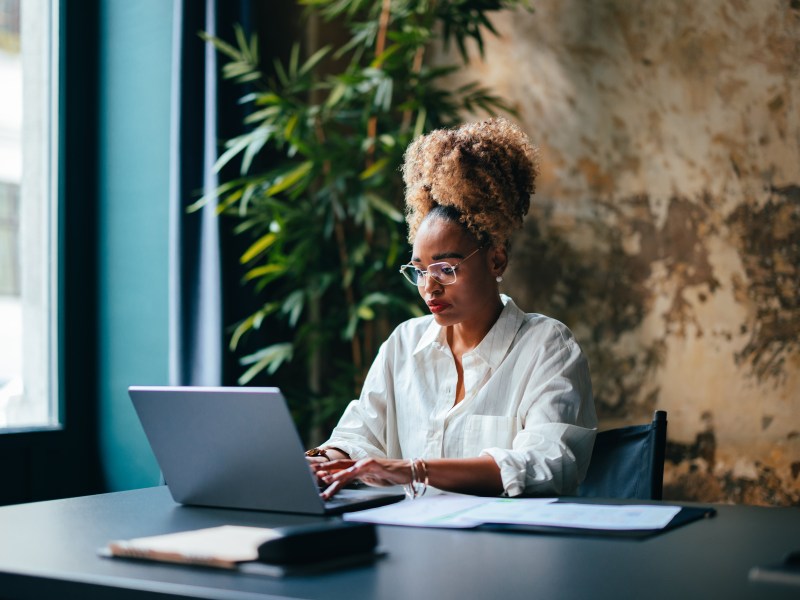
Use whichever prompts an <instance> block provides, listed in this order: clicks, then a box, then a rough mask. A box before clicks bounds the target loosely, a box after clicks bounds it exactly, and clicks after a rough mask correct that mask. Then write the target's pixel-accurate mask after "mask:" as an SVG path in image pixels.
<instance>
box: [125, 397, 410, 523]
mask: <svg viewBox="0 0 800 600" xmlns="http://www.w3.org/2000/svg"><path fill="white" fill-rule="evenodd" d="M128 393H129V394H130V397H131V400H132V401H133V406H134V408H135V409H136V413H137V414H138V415H139V420H140V421H141V423H142V427H143V428H144V431H145V434H146V435H147V439H148V441H149V442H150V447H151V448H152V450H153V453H154V454H155V457H156V460H157V461H158V464H159V466H160V467H161V472H162V473H163V475H164V478H165V479H166V483H167V486H168V487H169V491H170V493H171V494H172V497H173V498H174V499H175V501H176V502H179V503H181V504H193V505H200V506H215V507H222V508H244V509H251V510H270V511H281V512H292V513H304V514H318V515H321V514H336V513H341V512H345V511H352V510H361V509H364V508H371V507H374V506H381V505H384V504H389V503H391V502H396V501H398V500H401V499H402V498H403V493H402V491H400V490H399V489H398V488H387V489H381V488H370V489H344V490H342V491H340V492H339V493H338V494H337V495H336V496H334V498H332V499H331V500H328V501H324V500H322V498H320V495H319V492H320V490H319V487H318V485H317V482H316V478H315V476H314V474H313V473H312V472H311V469H310V468H309V466H308V463H307V461H306V459H305V456H304V448H303V444H302V442H301V440H300V436H299V435H298V433H297V429H296V428H295V425H294V421H293V420H292V416H291V414H290V413H289V409H288V407H287V406H286V401H285V399H284V397H283V395H282V394H281V392H280V391H279V390H278V389H277V388H244V387H242V388H235V387H229V388H224V387H142V386H132V387H130V388H128Z"/></svg>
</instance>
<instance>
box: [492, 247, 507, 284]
mask: <svg viewBox="0 0 800 600" xmlns="http://www.w3.org/2000/svg"><path fill="white" fill-rule="evenodd" d="M507 266H508V252H507V251H506V248H505V246H492V247H491V248H490V249H489V268H490V269H491V270H492V275H493V276H495V277H501V276H502V275H503V273H505V270H506V267H507Z"/></svg>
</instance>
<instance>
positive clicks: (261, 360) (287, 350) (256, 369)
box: [239, 343, 294, 385]
mask: <svg viewBox="0 0 800 600" xmlns="http://www.w3.org/2000/svg"><path fill="white" fill-rule="evenodd" d="M293 354H294V347H293V346H292V344H290V343H282V344H273V345H271V346H267V347H266V348H264V349H263V350H260V351H259V352H256V353H254V354H251V355H249V356H245V357H244V358H242V360H241V363H242V364H243V365H249V364H252V365H253V366H252V367H250V368H249V369H247V371H245V372H244V373H243V374H242V376H241V377H239V385H246V384H247V383H249V382H250V381H251V380H252V379H253V377H255V376H256V375H258V374H259V373H260V372H261V371H263V370H264V369H266V370H267V373H269V374H270V375H273V374H274V373H275V372H276V371H277V370H278V369H279V368H280V366H281V365H282V364H283V363H284V362H287V361H290V360H291V359H292V355H293ZM253 363H255V364H253Z"/></svg>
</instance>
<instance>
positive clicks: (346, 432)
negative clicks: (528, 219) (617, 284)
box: [324, 296, 597, 496]
mask: <svg viewBox="0 0 800 600" xmlns="http://www.w3.org/2000/svg"><path fill="white" fill-rule="evenodd" d="M501 298H502V300H503V302H504V304H505V306H504V308H503V311H502V312H501V314H500V317H499V318H498V320H497V322H496V323H495V324H494V325H493V326H492V328H491V329H490V330H489V333H487V334H486V337H485V338H484V339H483V340H482V341H481V343H480V344H478V346H477V347H475V348H474V349H473V350H471V351H469V352H467V353H465V354H464V355H463V357H462V365H463V368H464V388H465V395H464V399H463V400H462V401H461V402H459V403H458V404H455V394H456V383H457V379H458V375H457V373H456V365H455V360H454V358H453V354H452V352H451V351H450V347H449V346H448V344H447V341H446V339H445V329H444V328H443V327H440V326H439V325H438V324H437V323H436V322H435V321H434V319H433V316H425V317H420V318H416V319H411V320H409V321H406V322H404V323H402V324H401V325H399V326H398V327H397V329H395V331H394V332H393V333H392V335H391V336H390V337H389V338H388V339H387V340H386V342H385V343H384V344H383V345H382V346H381V348H380V351H379V352H378V356H377V357H376V359H375V362H374V363H373V365H372V367H371V368H370V371H369V373H368V375H367V378H366V380H365V382H364V388H363V391H362V393H361V397H360V398H359V399H358V400H354V401H353V402H351V403H350V405H349V406H348V407H347V410H346V411H345V413H344V414H343V415H342V418H341V420H340V421H339V424H338V425H337V426H336V428H335V429H334V431H333V433H332V435H331V438H330V439H329V440H328V441H327V442H326V443H325V444H324V445H325V446H333V447H336V448H339V449H341V450H343V451H344V452H347V453H348V454H349V455H350V457H351V458H353V459H360V458H365V457H367V456H372V457H388V458H415V457H420V458H429V459H430V458H468V457H476V456H482V455H489V456H491V457H492V458H494V460H495V461H496V462H497V464H498V466H499V467H500V474H501V477H502V480H503V487H504V489H505V493H506V494H507V495H509V496H517V495H520V494H523V493H525V494H537V495H554V494H572V493H574V492H575V491H576V490H577V487H578V484H579V483H580V481H581V480H582V479H583V477H584V475H585V474H586V469H587V467H588V465H589V459H590V457H591V453H592V446H593V445H594V438H595V433H596V428H597V416H596V414H595V409H594V401H593V399H592V384H591V380H590V378H589V366H588V363H587V361H586V358H585V357H584V355H583V353H582V351H581V349H580V347H579V346H578V343H577V342H576V341H575V338H574V337H573V336H572V333H571V332H570V331H569V329H567V327H566V326H565V325H563V324H562V323H560V322H558V321H556V320H555V319H551V318H549V317H545V316H543V315H539V314H526V313H524V312H522V311H521V310H520V309H519V308H517V306H516V305H515V304H514V302H513V301H512V300H511V299H510V298H508V297H507V296H501Z"/></svg>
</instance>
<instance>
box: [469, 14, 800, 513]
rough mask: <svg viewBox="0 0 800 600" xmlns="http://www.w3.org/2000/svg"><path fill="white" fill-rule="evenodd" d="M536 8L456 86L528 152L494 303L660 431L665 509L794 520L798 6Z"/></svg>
mask: <svg viewBox="0 0 800 600" xmlns="http://www.w3.org/2000/svg"><path fill="white" fill-rule="evenodd" d="M534 5H535V12H534V13H527V12H517V13H514V14H505V15H501V16H500V17H498V18H497V19H495V25H496V27H497V29H498V30H499V31H500V33H501V38H499V39H487V47H486V55H485V58H484V60H483V61H478V62H475V63H474V66H473V67H472V68H471V71H470V72H469V73H467V77H468V78H476V77H477V78H480V79H481V80H482V81H483V82H485V83H486V84H488V85H490V86H492V87H493V88H494V90H495V91H496V92H497V93H499V94H501V95H502V96H504V97H505V98H506V99H508V100H509V101H510V102H512V103H513V104H514V105H515V106H516V107H517V109H518V111H519V114H520V121H521V123H522V125H523V126H524V128H525V129H526V130H527V131H528V132H529V134H530V135H531V137H532V138H534V139H535V141H536V142H537V143H538V144H539V145H540V147H541V149H542V157H543V165H542V166H543V170H542V176H541V180H540V185H539V191H538V194H537V196H536V197H535V199H536V201H535V207H534V208H533V209H532V212H531V214H530V215H529V218H528V220H527V222H526V230H525V232H524V233H523V234H521V235H520V236H519V238H518V239H517V241H516V243H515V247H514V254H513V256H512V261H513V262H512V267H511V271H510V273H509V277H508V280H507V284H506V285H507V291H508V292H509V293H510V294H512V295H513V296H514V297H515V298H516V299H517V300H518V301H519V304H520V305H521V306H523V307H524V308H526V309H527V310H532V311H537V312H543V313H547V314H551V315H553V316H556V317H558V318H560V319H562V320H563V321H565V322H566V323H568V324H569V325H570V326H571V327H572V328H573V330H574V331H575V333H576V334H577V336H578V338H579V339H580V340H581V343H582V345H583V346H584V348H585V349H586V351H587V352H588V354H589V356H590V359H591V364H592V372H593V379H594V385H595V392H596V398H597V404H598V411H599V414H600V416H601V419H602V421H603V422H602V425H603V427H611V426H617V425H621V424H624V423H629V422H642V421H646V420H648V419H649V418H650V416H651V415H652V411H653V410H654V409H655V408H661V409H665V410H667V411H668V412H669V448H668V462H667V467H666V474H665V484H666V488H665V495H666V496H667V497H669V498H674V499H699V500H704V501H731V502H742V503H750V504H798V503H800V301H799V300H798V283H800V273H799V272H800V1H798V0H782V1H779V0H759V1H758V2H746V1H743V0H738V1H737V0H732V1H731V0H729V1H723V0H705V1H703V2H696V1H694V0H684V1H681V0H658V1H656V0H650V1H647V2H644V1H641V2H634V1H627V0H616V1H615V0H594V1H591V2H589V1H588V0H585V1H579V0H537V1H536V2H534Z"/></svg>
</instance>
